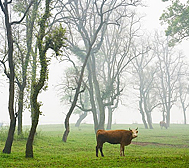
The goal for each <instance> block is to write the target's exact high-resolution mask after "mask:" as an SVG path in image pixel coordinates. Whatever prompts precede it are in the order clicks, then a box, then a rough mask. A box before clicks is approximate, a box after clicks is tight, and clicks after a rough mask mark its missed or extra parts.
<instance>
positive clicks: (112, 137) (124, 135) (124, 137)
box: [96, 128, 138, 157]
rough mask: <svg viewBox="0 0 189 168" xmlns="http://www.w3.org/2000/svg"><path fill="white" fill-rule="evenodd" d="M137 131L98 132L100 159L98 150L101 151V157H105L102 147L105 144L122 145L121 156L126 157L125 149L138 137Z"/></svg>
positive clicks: (97, 147)
mask: <svg viewBox="0 0 189 168" xmlns="http://www.w3.org/2000/svg"><path fill="white" fill-rule="evenodd" d="M137 129H138V128H137ZM137 129H133V130H131V129H129V130H108V131H105V130H98V131H97V133H96V140H97V146H96V156H97V157H98V149H100V152H101V156H104V154H103V152H102V147H103V144H104V143H105V142H108V143H111V144H120V156H125V154H124V148H125V146H127V145H129V144H130V143H131V141H132V139H134V138H136V137H137V133H138V131H137Z"/></svg>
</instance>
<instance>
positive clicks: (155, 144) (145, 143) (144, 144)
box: [132, 141, 189, 148]
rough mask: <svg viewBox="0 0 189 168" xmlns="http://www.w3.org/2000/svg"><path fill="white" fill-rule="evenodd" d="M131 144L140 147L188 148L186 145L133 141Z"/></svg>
mask: <svg viewBox="0 0 189 168" xmlns="http://www.w3.org/2000/svg"><path fill="white" fill-rule="evenodd" d="M132 144H134V145H140V146H147V145H154V146H170V147H175V148H189V146H188V145H174V144H163V143H158V142H137V141H133V142H132Z"/></svg>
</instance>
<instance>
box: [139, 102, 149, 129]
mask: <svg viewBox="0 0 189 168" xmlns="http://www.w3.org/2000/svg"><path fill="white" fill-rule="evenodd" d="M139 107H140V114H141V115H142V122H143V124H144V127H145V129H148V125H147V123H146V119H145V114H144V111H143V108H142V101H141V100H140V101H139Z"/></svg>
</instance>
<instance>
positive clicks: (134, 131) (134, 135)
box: [132, 128, 138, 138]
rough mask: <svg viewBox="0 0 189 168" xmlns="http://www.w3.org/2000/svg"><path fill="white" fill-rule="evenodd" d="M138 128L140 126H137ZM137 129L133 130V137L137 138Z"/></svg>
mask: <svg viewBox="0 0 189 168" xmlns="http://www.w3.org/2000/svg"><path fill="white" fill-rule="evenodd" d="M137 129H138V128H137ZM137 129H133V130H132V137H133V138H136V137H137V136H138V135H137V134H138V131H137Z"/></svg>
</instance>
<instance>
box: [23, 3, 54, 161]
mask: <svg viewBox="0 0 189 168" xmlns="http://www.w3.org/2000/svg"><path fill="white" fill-rule="evenodd" d="M50 1H51V0H46V1H45V13H44V15H43V17H42V18H41V21H40V24H39V25H40V29H39V36H38V38H37V44H38V49H39V58H40V65H41V70H40V79H39V81H38V82H37V83H32V87H33V93H32V96H31V99H32V105H33V112H34V114H33V118H32V126H31V129H30V133H29V136H28V140H27V143H26V153H25V154H26V155H25V156H26V157H32V158H33V140H34V135H35V133H36V128H37V125H38V121H39V114H40V110H39V108H40V104H39V103H38V102H37V97H38V94H39V92H40V90H41V89H42V88H43V86H44V83H45V80H46V79H47V60H46V52H47V50H48V48H49V47H48V45H47V44H45V46H44V44H43V43H44V42H43V38H44V37H45V26H46V21H47V19H48V17H49V14H50V13H49V7H50Z"/></svg>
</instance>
